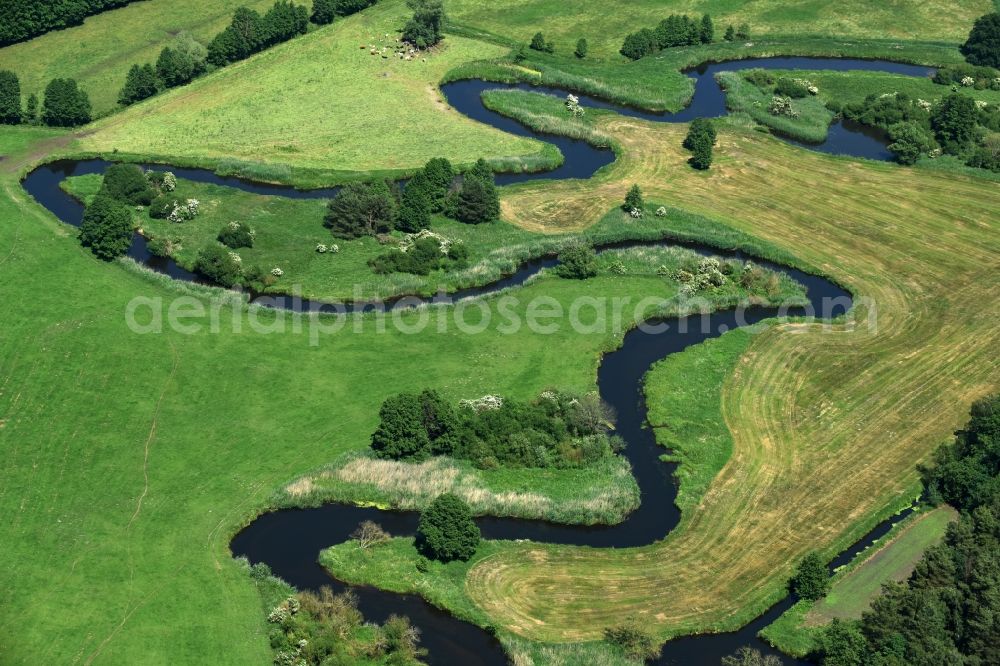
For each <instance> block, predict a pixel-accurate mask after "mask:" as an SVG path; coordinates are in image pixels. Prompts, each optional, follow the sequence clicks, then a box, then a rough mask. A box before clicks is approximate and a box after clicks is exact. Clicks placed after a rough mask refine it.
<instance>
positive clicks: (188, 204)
mask: <svg viewBox="0 0 1000 666" xmlns="http://www.w3.org/2000/svg"><path fill="white" fill-rule="evenodd" d="M200 206H201V202H200V201H198V200H197V199H188V200H187V201H185V202H184V203H178V202H176V201H175V202H174V208H173V210H172V211H170V214H169V215H167V219H168V220H170V221H171V222H186V221H188V220H193V219H194V218H196V217H198V210H199V207H200Z"/></svg>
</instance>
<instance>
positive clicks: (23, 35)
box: [0, 0, 134, 46]
mask: <svg viewBox="0 0 1000 666" xmlns="http://www.w3.org/2000/svg"><path fill="white" fill-rule="evenodd" d="M130 2H134V0H4V3H3V15H2V16H0V46H6V45H8V44H14V43H15V42H23V41H25V40H27V39H31V38H32V37H37V36H38V35H41V34H44V33H46V32H49V31H50V30H60V29H62V28H68V27H70V26H74V25H80V24H81V23H83V19H85V18H87V17H88V16H92V15H94V14H99V13H101V12H103V11H105V10H107V9H114V8H115V7H122V6H124V5H127V4H129V3H130Z"/></svg>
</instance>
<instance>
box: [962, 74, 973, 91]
mask: <svg viewBox="0 0 1000 666" xmlns="http://www.w3.org/2000/svg"><path fill="white" fill-rule="evenodd" d="M962 85H963V86H965V87H966V88H969V87H971V86H974V85H976V80H975V79H974V78H972V77H971V76H963V77H962Z"/></svg>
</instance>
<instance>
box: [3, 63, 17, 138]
mask: <svg viewBox="0 0 1000 666" xmlns="http://www.w3.org/2000/svg"><path fill="white" fill-rule="evenodd" d="M19 122H21V82H20V81H19V80H18V78H17V74H15V73H14V72H11V71H8V70H6V69H3V70H0V124H2V125H16V124H18V123H19Z"/></svg>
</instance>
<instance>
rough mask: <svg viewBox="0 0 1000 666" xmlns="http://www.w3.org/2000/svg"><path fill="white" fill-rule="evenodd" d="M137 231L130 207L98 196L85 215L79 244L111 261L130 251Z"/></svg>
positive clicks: (102, 195)
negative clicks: (134, 233) (133, 235)
mask: <svg viewBox="0 0 1000 666" xmlns="http://www.w3.org/2000/svg"><path fill="white" fill-rule="evenodd" d="M134 230H135V223H134V221H133V219H132V212H131V211H130V210H129V209H128V207H127V206H125V205H124V204H122V203H121V202H119V201H117V200H115V199H114V198H112V197H110V196H107V195H106V194H98V195H97V197H95V198H94V200H93V201H92V202H91V203H90V205H89V206H87V208H86V210H85V211H84V213H83V222H82V223H81V224H80V243H82V244H83V246H84V247H89V248H90V251H91V252H93V253H94V254H95V255H96V256H98V257H100V258H101V259H104V260H105V261H110V260H112V259H115V258H117V257H120V256H122V255H124V254H125V253H126V252H128V249H129V247H130V246H131V245H132V234H133V232H134Z"/></svg>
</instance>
